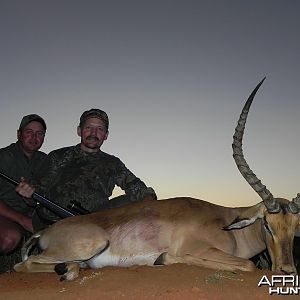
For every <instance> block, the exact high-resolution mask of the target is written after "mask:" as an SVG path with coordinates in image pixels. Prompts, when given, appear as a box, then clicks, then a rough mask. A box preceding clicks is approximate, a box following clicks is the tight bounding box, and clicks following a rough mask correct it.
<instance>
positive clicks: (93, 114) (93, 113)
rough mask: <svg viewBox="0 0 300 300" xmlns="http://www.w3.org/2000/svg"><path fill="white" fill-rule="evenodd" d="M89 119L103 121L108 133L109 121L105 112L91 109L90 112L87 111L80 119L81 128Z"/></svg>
mask: <svg viewBox="0 0 300 300" xmlns="http://www.w3.org/2000/svg"><path fill="white" fill-rule="evenodd" d="M89 118H98V119H100V120H102V122H103V123H104V125H105V127H106V131H108V126H109V120H108V116H107V114H106V112H105V111H103V110H101V109H98V108H91V109H90V110H86V111H85V112H84V113H83V114H82V115H81V117H80V123H79V127H82V126H83V124H84V122H85V121H86V120H87V119H89Z"/></svg>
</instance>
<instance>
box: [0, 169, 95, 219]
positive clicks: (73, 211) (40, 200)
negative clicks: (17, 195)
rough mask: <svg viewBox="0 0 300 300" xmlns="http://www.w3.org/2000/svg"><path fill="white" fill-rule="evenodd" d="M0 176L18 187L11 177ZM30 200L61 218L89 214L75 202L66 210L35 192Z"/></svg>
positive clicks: (1, 174) (17, 183)
mask: <svg viewBox="0 0 300 300" xmlns="http://www.w3.org/2000/svg"><path fill="white" fill-rule="evenodd" d="M0 176H1V177H2V178H4V179H6V180H7V181H9V182H10V183H12V184H14V185H16V186H17V185H19V182H18V181H16V180H14V179H12V178H11V177H9V176H7V175H6V174H4V173H2V172H0ZM32 199H33V200H35V201H36V202H37V204H41V205H43V206H44V207H46V208H47V209H49V210H51V211H52V212H54V213H55V214H57V215H58V216H59V217H61V218H67V217H73V216H76V215H85V214H88V213H89V211H88V210H86V209H85V208H83V207H82V206H81V205H80V203H79V202H77V201H71V204H70V205H68V207H69V209H68V208H65V207H63V206H61V205H59V204H57V203H55V202H53V201H51V200H49V199H47V198H46V197H44V196H42V195H41V194H39V193H37V192H34V193H33V194H32Z"/></svg>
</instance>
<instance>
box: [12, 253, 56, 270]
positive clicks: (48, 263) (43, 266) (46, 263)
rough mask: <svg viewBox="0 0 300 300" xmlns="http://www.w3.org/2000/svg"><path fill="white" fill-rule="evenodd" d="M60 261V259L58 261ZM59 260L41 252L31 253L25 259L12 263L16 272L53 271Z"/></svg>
mask: <svg viewBox="0 0 300 300" xmlns="http://www.w3.org/2000/svg"><path fill="white" fill-rule="evenodd" d="M60 262H61V261H60ZM58 263H59V262H58V261H57V260H54V259H51V258H50V257H49V256H45V255H43V254H40V255H31V256H29V257H28V259H26V260H25V261H22V262H20V263H18V264H16V265H14V270H15V271H16V272H25V273H29V272H33V273H34V272H55V270H54V267H55V266H56V265H57V264H58Z"/></svg>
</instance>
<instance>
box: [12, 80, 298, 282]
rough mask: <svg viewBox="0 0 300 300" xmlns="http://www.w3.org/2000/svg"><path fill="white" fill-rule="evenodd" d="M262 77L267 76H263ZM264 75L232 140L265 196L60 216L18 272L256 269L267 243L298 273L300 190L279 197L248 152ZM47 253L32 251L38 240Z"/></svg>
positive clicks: (276, 260)
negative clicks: (228, 203)
mask: <svg viewBox="0 0 300 300" xmlns="http://www.w3.org/2000/svg"><path fill="white" fill-rule="evenodd" d="M263 80H264V79H263ZM263 80H262V81H261V82H260V83H259V84H258V85H257V87H256V88H255V89H254V90H253V92H252V93H251V95H250V97H249V98H248V100H247V102H246V104H245V106H244V108H243V110H242V112H241V115H240V118H239V120H238V124H237V127H236V129H235V134H234V140H233V145H232V146H233V157H234V160H235V162H236V164H237V167H238V169H239V170H240V172H241V174H242V175H243V177H244V178H245V179H246V181H247V182H248V183H249V184H250V186H251V187H252V188H253V189H254V190H255V191H256V192H257V193H258V195H259V196H260V197H261V199H262V202H260V203H258V204H256V205H254V206H250V207H237V208H229V207H223V206H220V205H215V204H212V203H209V202H206V201H203V200H198V199H192V198H173V199H167V200H163V201H162V200H161V201H148V202H147V201H146V202H139V203H135V204H132V205H129V206H123V207H120V208H115V209H111V210H106V211H100V212H96V213H92V214H89V215H82V216H75V217H70V218H66V219H63V220H60V221H59V222H57V223H55V224H53V225H51V226H50V227H48V228H47V229H45V230H43V231H40V232H38V233H36V234H34V235H33V236H32V237H31V238H30V239H29V240H28V241H27V242H26V244H25V246H24V248H23V251H24V255H23V256H24V257H23V262H21V263H18V264H16V265H15V266H14V269H15V270H16V271H17V272H54V271H56V272H57V273H58V274H59V275H61V280H73V279H74V278H76V277H77V276H78V275H79V270H80V268H101V267H104V266H124V267H125V266H126V267H127V266H132V265H149V266H153V265H169V264H174V263H186V264H190V265H197V266H204V267H208V268H213V269H222V270H229V271H233V270H242V271H252V270H254V268H255V266H254V264H253V263H252V262H251V261H250V260H249V258H251V257H253V256H254V255H256V254H258V253H259V252H261V251H263V250H264V249H266V248H267V249H268V251H269V253H270V256H271V259H272V270H273V271H276V272H281V273H284V274H294V273H296V268H295V265H294V261H293V254H292V249H293V239H294V233H295V230H296V229H297V228H299V226H300V216H299V210H300V194H298V195H297V197H296V198H294V199H293V200H292V201H289V200H286V199H283V198H275V197H273V195H272V194H271V193H270V191H269V190H268V189H267V188H266V187H265V186H264V185H263V184H262V183H261V181H260V180H259V179H258V178H257V177H256V175H255V174H254V173H253V172H252V171H251V169H250V168H249V166H248V164H247V162H246V160H245V158H244V155H243V150H242V139H243V134H244V129H245V124H246V119H247V115H248V111H249V108H250V105H251V103H252V101H253V98H254V96H255V94H256V92H257V90H258V89H259V87H260V85H261V84H262V82H263ZM37 242H38V243H39V246H40V248H41V249H42V252H41V254H39V255H31V256H29V257H28V253H29V251H30V249H31V248H32V247H33V245H35V244H36V243H37Z"/></svg>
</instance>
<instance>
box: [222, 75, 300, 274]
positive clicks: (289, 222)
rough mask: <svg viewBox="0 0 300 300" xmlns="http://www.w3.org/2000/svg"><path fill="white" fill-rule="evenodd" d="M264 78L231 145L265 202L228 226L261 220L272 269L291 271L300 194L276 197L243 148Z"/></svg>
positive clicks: (251, 96) (237, 163)
mask: <svg viewBox="0 0 300 300" xmlns="http://www.w3.org/2000/svg"><path fill="white" fill-rule="evenodd" d="M264 80H265V78H264V79H263V80H262V81H261V82H260V83H259V84H258V85H257V86H256V88H255V89H254V90H253V92H252V93H251V95H250V96H249V98H248V100H247V102H246V103H245V105H244V108H243V110H242V112H241V115H240V118H239V120H238V124H237V126H236V128H235V133H234V136H233V144H232V148H233V158H234V160H235V163H236V165H237V167H238V169H239V171H240V172H241V174H242V175H243V177H244V178H245V179H246V181H247V182H248V183H249V184H250V186H251V187H252V188H253V189H254V190H255V192H257V193H258V195H259V196H260V198H261V199H262V202H260V203H259V204H257V205H255V206H253V207H251V208H250V209H249V210H248V212H247V213H246V214H245V215H244V216H240V217H239V220H235V221H234V222H233V223H232V224H231V225H229V226H228V229H238V228H243V227H246V226H249V225H251V224H253V223H254V222H255V221H256V220H258V219H261V220H262V227H263V235H264V239H265V243H266V246H267V249H268V251H269V254H270V257H271V259H272V271H276V272H281V273H286V274H292V273H296V268H295V265H294V259H293V241H294V235H295V231H296V230H297V228H299V227H300V215H299V211H300V193H299V194H298V195H297V196H296V197H295V198H294V199H292V200H291V201H289V200H287V199H283V198H275V197H274V196H273V195H272V193H271V192H270V191H269V190H268V189H267V188H266V186H264V185H263V184H262V182H261V181H260V180H259V179H258V178H257V177H256V175H255V174H254V173H253V171H252V170H251V169H250V167H249V166H248V164H247V162H246V160H245V158H244V154H243V150H242V140H243V135H244V129H245V124H246V119H247V116H248V112H249V109H250V106H251V104H252V101H253V99H254V96H255V94H256V93H257V91H258V89H259V87H260V86H261V85H262V83H263V81H264Z"/></svg>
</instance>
